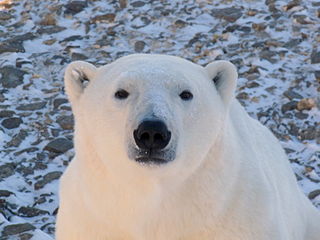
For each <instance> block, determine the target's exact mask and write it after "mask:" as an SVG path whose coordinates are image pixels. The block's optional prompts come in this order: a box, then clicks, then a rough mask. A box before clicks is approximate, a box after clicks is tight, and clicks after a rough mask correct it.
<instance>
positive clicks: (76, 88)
mask: <svg viewBox="0 0 320 240" xmlns="http://www.w3.org/2000/svg"><path fill="white" fill-rule="evenodd" d="M96 71H97V68H96V67H95V66H93V65H92V64H90V63H87V62H83V61H75V62H72V63H70V64H69V65H68V66H67V68H66V71H65V74H64V84H65V88H66V92H67V95H68V98H69V101H70V102H71V104H73V103H74V102H75V101H77V99H78V98H79V97H80V95H81V94H82V93H83V90H84V88H85V82H86V81H91V80H92V79H93V78H94V76H95V74H96Z"/></svg>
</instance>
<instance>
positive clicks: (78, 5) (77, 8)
mask: <svg viewBox="0 0 320 240" xmlns="http://www.w3.org/2000/svg"><path fill="white" fill-rule="evenodd" d="M87 6H88V3H87V1H71V2H69V3H68V4H66V5H65V8H66V10H65V11H64V13H65V14H72V15H74V14H77V13H79V12H81V11H83V9H84V8H86V7H87Z"/></svg>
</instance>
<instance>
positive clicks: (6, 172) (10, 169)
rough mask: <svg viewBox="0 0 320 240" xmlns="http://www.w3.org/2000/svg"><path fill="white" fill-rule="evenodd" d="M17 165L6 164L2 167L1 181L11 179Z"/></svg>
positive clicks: (0, 170)
mask: <svg viewBox="0 0 320 240" xmlns="http://www.w3.org/2000/svg"><path fill="white" fill-rule="evenodd" d="M14 169H15V165H14V164H13V163H5V164H3V165H1V166H0V180H3V179H4V178H7V177H10V176H11V175H13V174H14Z"/></svg>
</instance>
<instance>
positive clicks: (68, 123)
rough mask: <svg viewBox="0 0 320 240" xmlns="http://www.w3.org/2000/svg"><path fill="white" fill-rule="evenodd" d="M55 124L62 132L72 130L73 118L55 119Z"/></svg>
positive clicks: (61, 117)
mask: <svg viewBox="0 0 320 240" xmlns="http://www.w3.org/2000/svg"><path fill="white" fill-rule="evenodd" d="M57 123H58V124H59V125H60V127H61V128H62V129H64V130H72V129H73V126H74V119H73V116H72V115H70V116H60V117H58V119H57Z"/></svg>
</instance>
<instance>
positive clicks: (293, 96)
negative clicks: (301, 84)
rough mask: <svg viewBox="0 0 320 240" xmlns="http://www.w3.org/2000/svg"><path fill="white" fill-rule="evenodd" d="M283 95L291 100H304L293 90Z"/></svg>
mask: <svg viewBox="0 0 320 240" xmlns="http://www.w3.org/2000/svg"><path fill="white" fill-rule="evenodd" d="M283 95H284V96H285V97H287V98H288V99H289V100H293V99H302V98H303V97H302V96H301V95H300V94H299V93H297V92H295V91H293V90H291V89H289V90H287V91H285V92H284V93H283Z"/></svg>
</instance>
